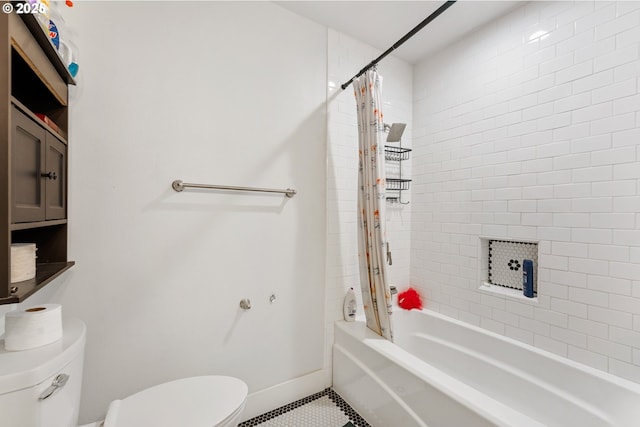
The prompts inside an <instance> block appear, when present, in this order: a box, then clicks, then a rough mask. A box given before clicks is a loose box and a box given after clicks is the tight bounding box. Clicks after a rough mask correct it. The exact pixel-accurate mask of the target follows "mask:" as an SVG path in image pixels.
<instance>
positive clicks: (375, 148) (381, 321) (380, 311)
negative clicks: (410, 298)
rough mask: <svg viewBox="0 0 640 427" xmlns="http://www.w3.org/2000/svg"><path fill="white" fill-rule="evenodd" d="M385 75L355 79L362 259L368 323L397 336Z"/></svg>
mask: <svg viewBox="0 0 640 427" xmlns="http://www.w3.org/2000/svg"><path fill="white" fill-rule="evenodd" d="M381 85H382V77H380V76H379V75H378V72H377V71H375V70H369V71H367V72H366V73H365V74H363V75H362V76H360V78H358V79H356V80H354V82H353V88H354V93H355V96H356V104H357V109H358V140H359V151H358V153H359V158H360V165H359V172H358V259H359V262H360V287H361V289H362V303H363V306H364V312H365V315H366V317H367V327H369V329H371V330H373V331H375V332H376V333H377V334H379V335H382V336H383V337H385V338H387V339H388V340H393V334H392V331H391V292H390V290H389V285H388V284H387V264H386V245H387V242H386V233H385V229H386V224H385V208H386V198H385V165H384V141H385V138H384V136H385V133H384V122H383V116H382V111H381V110H380V109H381V107H382V100H381V95H380V92H381Z"/></svg>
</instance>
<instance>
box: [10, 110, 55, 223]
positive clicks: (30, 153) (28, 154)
mask: <svg viewBox="0 0 640 427" xmlns="http://www.w3.org/2000/svg"><path fill="white" fill-rule="evenodd" d="M11 113H12V114H11V119H12V122H11V148H12V154H11V171H12V173H11V201H12V203H11V206H12V209H11V222H12V223H18V222H31V221H43V220H44V219H45V189H44V187H43V185H42V183H43V179H42V177H41V173H42V171H43V170H44V168H45V158H44V157H45V150H44V147H45V140H46V133H47V132H46V131H45V130H44V129H43V128H42V127H40V126H38V125H37V124H36V123H35V122H34V121H33V120H31V119H30V118H29V117H27V116H25V115H24V114H22V113H21V112H20V111H18V110H17V109H16V108H15V107H13V106H12V107H11Z"/></svg>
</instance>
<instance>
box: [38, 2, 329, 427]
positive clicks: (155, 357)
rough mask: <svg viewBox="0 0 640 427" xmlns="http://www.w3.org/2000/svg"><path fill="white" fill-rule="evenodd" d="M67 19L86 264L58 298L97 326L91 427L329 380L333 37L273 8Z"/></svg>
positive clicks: (73, 209)
mask: <svg viewBox="0 0 640 427" xmlns="http://www.w3.org/2000/svg"><path fill="white" fill-rule="evenodd" d="M67 21H68V22H69V24H70V25H72V26H73V27H75V29H76V30H77V33H78V34H79V35H80V38H79V40H78V45H79V48H80V75H79V77H80V82H79V86H78V87H77V88H75V90H74V91H73V92H72V96H73V101H72V106H71V123H72V125H71V130H70V134H71V135H70V140H71V146H70V171H71V172H70V188H69V193H70V197H71V199H70V203H69V206H70V210H69V217H70V259H72V260H75V261H76V263H77V264H76V266H75V267H74V268H73V269H72V270H71V271H70V272H69V273H67V274H66V275H65V276H64V277H63V278H62V279H61V280H59V281H58V284H56V285H51V287H52V290H51V291H48V294H49V296H48V297H47V300H49V301H53V302H61V303H62V304H63V306H64V313H65V316H69V317H80V318H82V319H83V320H84V321H85V322H86V323H87V326H88V341H87V352H86V365H85V381H84V385H83V387H84V388H83V401H82V407H81V417H80V418H81V419H80V421H81V422H88V421H93V420H96V419H99V418H100V417H101V416H103V415H104V413H105V411H106V408H107V405H108V403H109V402H110V401H111V400H112V399H115V398H120V397H125V396H127V395H128V394H130V393H133V392H135V391H138V390H140V389H142V388H145V387H148V386H151V385H153V384H156V383H160V382H163V381H167V380H171V379H175V378H179V377H185V376H191V375H201V374H225V375H232V376H237V377H239V378H241V379H243V380H245V381H246V382H247V383H248V385H249V388H250V392H256V391H259V390H263V389H266V388H268V387H271V386H274V385H278V384H282V383H285V382H287V381H290V380H294V379H296V378H298V377H301V376H303V375H305V374H309V373H313V372H318V370H321V369H322V368H323V366H324V360H323V356H324V352H323V348H324V321H323V319H324V299H325V292H324V284H325V277H324V275H325V223H326V220H325V216H326V215H325V212H326V206H325V199H326V195H325V152H326V146H325V139H326V137H325V134H326V113H325V100H326V91H325V84H326V29H325V28H323V27H321V26H319V25H316V24H313V23H311V22H310V21H308V20H306V19H303V18H301V17H299V16H297V15H294V14H292V13H290V12H288V11H286V10H284V9H282V8H280V7H279V6H276V5H274V4H271V3H265V2H252V3H245V2H240V3H232V2H193V3H188V2H184V3H183V2H141V3H135V2H80V3H76V5H75V7H74V8H73V9H72V10H71V11H70V12H69V15H68V17H67ZM292 35H295V37H293V36H292ZM174 179H182V180H184V181H185V182H195V183H212V184H228V185H239V186H257V187H275V188H286V187H292V188H295V189H296V190H297V191H298V194H297V195H296V196H295V197H294V198H292V199H286V198H284V197H283V196H280V195H260V194H252V195H248V194H247V195H244V194H234V193H225V192H214V191H188V192H184V193H176V192H174V191H173V190H172V189H171V182H172V181H173V180H174ZM42 292H45V291H42ZM272 293H275V295H276V297H277V299H276V301H275V303H274V304H270V303H269V300H268V299H269V296H270V295H271V294H272ZM33 298H36V297H35V296H34V297H33ZM242 298H250V299H251V302H252V305H253V308H252V309H251V310H250V311H248V312H243V311H241V310H240V309H239V307H238V303H239V301H240V300H241V299H242ZM32 301H35V299H34V300H32ZM29 303H31V301H28V302H27V304H29ZM322 378H328V376H327V375H324V376H323V377H322ZM326 381H328V380H322V381H321V383H314V384H313V386H312V387H311V390H302V389H297V390H295V393H294V394H301V396H296V398H299V397H302V396H304V395H305V394H309V393H310V392H315V391H317V390H319V389H321V388H322V387H326V386H327V385H328V383H327V382H326ZM281 398H283V399H289V398H290V397H289V396H284V397H281ZM288 401H290V400H288ZM269 409H271V408H269Z"/></svg>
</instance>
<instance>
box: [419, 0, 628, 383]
mask: <svg viewBox="0 0 640 427" xmlns="http://www.w3.org/2000/svg"><path fill="white" fill-rule="evenodd" d="M452 10H453V9H452ZM452 13H453V12H452ZM536 31H543V32H545V35H544V36H542V37H538V38H534V39H533V40H531V41H530V40H529V38H530V36H531V34H533V33H534V32H536ZM639 76H640V2H603V3H600V2H598V3H594V2H587V1H579V2H575V3H574V2H549V3H547V2H531V3H528V4H526V5H524V6H522V7H521V8H519V9H517V10H515V11H513V12H512V13H510V14H509V15H507V16H506V17H504V18H503V19H500V20H498V21H496V22H494V23H492V24H491V25H490V26H488V27H485V28H484V29H483V30H481V31H479V32H476V33H474V34H471V35H469V36H467V37H465V38H464V39H463V40H461V41H460V42H459V43H457V44H455V45H454V46H450V47H448V48H447V49H446V51H444V52H442V53H440V54H439V55H437V56H435V57H431V58H429V59H427V60H425V61H423V62H422V63H420V64H418V65H417V67H416V69H415V71H414V90H415V92H414V93H415V96H414V138H415V139H414V151H415V157H414V164H413V165H414V179H415V180H416V182H415V185H414V186H413V188H414V190H413V196H412V197H413V200H412V219H413V224H412V244H411V247H412V251H411V278H412V280H413V281H415V282H416V283H417V284H418V285H419V286H420V287H421V288H422V290H423V291H424V293H425V294H426V295H427V300H428V303H427V306H428V307H429V308H431V309H435V310H438V311H440V312H442V313H444V314H447V315H450V316H452V317H456V318H459V319H462V320H464V321H467V322H470V323H474V324H477V325H480V326H482V327H484V328H486V329H490V330H492V331H494V332H497V333H500V334H504V335H507V336H510V337H513V338H515V339H518V340H521V341H524V342H527V343H529V344H533V345H535V346H536V347H539V348H543V349H545V350H549V351H552V352H554V353H557V354H559V355H562V356H565V357H568V358H570V359H573V360H576V361H578V362H582V363H585V364H588V365H591V366H594V367H596V368H598V369H601V370H603V371H608V372H611V373H613V374H615V375H618V376H621V377H624V378H628V379H631V380H634V381H636V382H640V214H638V212H640V138H639V137H640V94H639V93H640V79H639ZM480 236H487V237H499V238H510V239H524V240H534V241H539V242H540V243H539V248H540V263H539V270H538V272H539V277H538V286H539V294H538V302H537V303H534V302H528V301H522V300H518V299H511V298H507V297H504V296H500V295H496V294H491V293H483V292H480V291H478V286H479V285H480V282H481V281H482V280H483V279H484V278H483V277H480V275H479V273H478V272H479V270H480V269H481V266H480V265H479V252H480V250H479V243H480V241H479V237H480Z"/></svg>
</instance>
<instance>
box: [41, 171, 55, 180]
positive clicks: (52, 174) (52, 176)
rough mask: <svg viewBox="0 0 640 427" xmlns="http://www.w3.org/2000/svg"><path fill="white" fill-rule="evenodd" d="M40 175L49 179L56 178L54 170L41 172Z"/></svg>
mask: <svg viewBox="0 0 640 427" xmlns="http://www.w3.org/2000/svg"><path fill="white" fill-rule="evenodd" d="M40 175H41V176H43V177H45V178H49V179H58V174H56V173H55V172H47V173H44V172H43V173H41V174H40Z"/></svg>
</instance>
